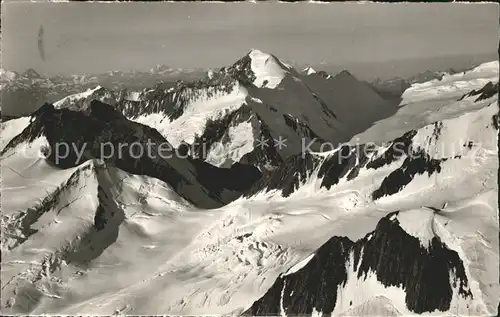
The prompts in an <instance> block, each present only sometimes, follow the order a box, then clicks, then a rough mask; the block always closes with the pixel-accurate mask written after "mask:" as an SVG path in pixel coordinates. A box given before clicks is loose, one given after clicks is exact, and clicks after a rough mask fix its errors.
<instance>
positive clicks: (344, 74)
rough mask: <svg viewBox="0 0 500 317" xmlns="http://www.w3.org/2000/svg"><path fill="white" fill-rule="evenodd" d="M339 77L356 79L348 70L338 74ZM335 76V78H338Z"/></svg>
mask: <svg viewBox="0 0 500 317" xmlns="http://www.w3.org/2000/svg"><path fill="white" fill-rule="evenodd" d="M337 76H349V77H354V76H353V75H352V74H351V72H349V71H348V70H347V69H344V70H343V71H341V72H340V73H338V74H337ZM337 76H335V77H337Z"/></svg>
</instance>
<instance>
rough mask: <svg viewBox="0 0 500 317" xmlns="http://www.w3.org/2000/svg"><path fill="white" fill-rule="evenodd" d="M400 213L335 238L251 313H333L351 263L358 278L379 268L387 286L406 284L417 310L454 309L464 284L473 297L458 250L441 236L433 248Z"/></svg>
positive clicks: (465, 292)
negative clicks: (363, 231) (403, 223)
mask: <svg viewBox="0 0 500 317" xmlns="http://www.w3.org/2000/svg"><path fill="white" fill-rule="evenodd" d="M397 214H398V213H397V212H395V213H391V214H389V215H387V216H385V217H384V218H382V219H381V220H380V221H379V223H378V224H377V227H376V229H375V230H374V231H372V232H371V233H369V234H367V235H366V236H365V237H364V238H362V239H360V240H358V241H356V242H353V241H351V240H350V239H348V238H346V237H337V236H335V237H332V238H331V239H330V240H329V241H328V242H326V243H325V244H324V245H322V246H321V247H320V248H319V249H318V250H317V251H316V253H315V255H314V257H313V258H312V259H311V260H310V261H309V262H308V263H307V264H306V265H305V266H304V267H302V268H301V269H300V270H298V271H297V272H295V273H292V274H289V275H281V276H280V277H279V278H278V279H277V280H276V282H275V283H274V284H273V286H272V287H271V288H270V289H269V290H268V291H267V292H266V294H264V295H263V296H262V297H261V298H260V299H259V300H257V301H255V302H254V304H253V305H252V306H251V307H250V308H249V309H248V310H247V311H246V312H245V314H246V315H254V316H270V315H272V316H276V315H280V307H283V310H284V312H285V314H286V315H288V316H290V315H307V314H309V315H310V314H311V313H312V312H313V309H314V310H316V311H318V312H322V313H323V314H326V315H330V314H331V313H332V312H333V310H334V309H335V305H336V301H337V297H338V296H339V293H338V292H339V288H340V290H341V289H342V287H343V286H345V284H346V282H347V277H348V276H347V272H348V268H349V267H351V268H356V269H355V272H356V274H357V278H358V279H361V280H364V279H366V277H367V275H368V274H369V273H373V274H375V275H376V278H377V280H378V281H379V282H380V283H381V284H382V285H384V286H386V287H389V286H394V287H399V288H401V289H403V290H404V291H405V293H406V305H407V307H408V309H409V310H410V311H412V312H415V313H424V312H431V311H434V310H436V309H437V310H439V311H443V312H444V311H447V310H449V309H450V303H451V300H452V295H453V290H452V288H458V291H459V294H460V296H462V297H464V298H472V293H471V292H470V290H469V285H468V280H467V276H466V274H465V270H464V266H463V263H462V260H461V259H460V257H459V256H458V254H457V253H456V252H455V251H452V250H450V249H449V248H448V247H447V246H446V245H445V244H443V243H442V242H441V241H440V239H439V237H437V236H435V237H434V238H433V239H432V241H431V245H430V247H429V248H427V249H426V248H423V247H422V246H421V244H420V242H419V240H418V239H417V238H415V237H413V236H410V235H409V234H407V233H406V232H405V231H404V230H403V229H402V228H401V227H400V225H399V222H398V220H397V219H396V218H395V217H394V216H397ZM351 259H354V261H353V263H350V262H351ZM450 275H451V276H452V277H453V279H452V282H450ZM347 295H348V294H342V296H347ZM353 296H355V294H354V295H353ZM353 300H355V298H353ZM351 303H352V300H351Z"/></svg>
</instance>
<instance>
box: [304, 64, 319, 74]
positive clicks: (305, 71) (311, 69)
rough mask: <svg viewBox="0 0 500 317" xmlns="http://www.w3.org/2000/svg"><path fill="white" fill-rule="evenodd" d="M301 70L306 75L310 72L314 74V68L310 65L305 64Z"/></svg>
mask: <svg viewBox="0 0 500 317" xmlns="http://www.w3.org/2000/svg"><path fill="white" fill-rule="evenodd" d="M302 72H303V73H305V74H306V75H311V74H315V73H316V70H315V69H314V68H312V67H311V66H307V67H306V68H304V70H303V71H302Z"/></svg>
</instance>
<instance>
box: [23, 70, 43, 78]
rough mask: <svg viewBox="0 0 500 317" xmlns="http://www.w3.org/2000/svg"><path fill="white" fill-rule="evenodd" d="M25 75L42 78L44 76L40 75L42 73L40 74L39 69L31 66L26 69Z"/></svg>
mask: <svg viewBox="0 0 500 317" xmlns="http://www.w3.org/2000/svg"><path fill="white" fill-rule="evenodd" d="M23 77H28V78H42V76H40V74H38V73H37V71H36V70H34V69H33V68H29V69H28V70H26V71H25V72H24V73H23Z"/></svg>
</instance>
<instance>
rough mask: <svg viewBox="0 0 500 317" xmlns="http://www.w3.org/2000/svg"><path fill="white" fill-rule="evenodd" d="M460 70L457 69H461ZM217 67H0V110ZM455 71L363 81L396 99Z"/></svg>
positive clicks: (201, 74)
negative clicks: (85, 70)
mask: <svg viewBox="0 0 500 317" xmlns="http://www.w3.org/2000/svg"><path fill="white" fill-rule="evenodd" d="M464 70H465V69H463V70H460V72H461V71H464ZM217 71H218V69H200V68H194V69H181V68H171V67H168V66H166V65H162V64H158V65H156V66H155V67H152V68H151V69H149V70H148V71H110V72H106V73H100V74H85V75H83V74H80V75H67V76H63V75H55V76H49V77H47V76H43V75H41V74H39V73H38V72H37V71H36V70H34V69H32V68H30V69H28V70H26V71H25V72H23V73H17V72H14V71H9V70H5V69H0V90H1V91H2V95H3V101H2V113H3V115H4V118H9V117H16V116H20V115H24V114H28V113H30V112H32V111H33V110H35V109H36V108H38V107H40V105H42V104H43V103H44V102H55V101H57V100H60V99H61V98H63V97H65V96H67V95H70V94H75V93H78V92H82V91H85V90H87V89H89V88H94V87H95V86H97V85H100V86H102V87H106V88H107V89H111V90H115V91H118V90H127V91H140V90H142V89H145V88H148V87H153V86H155V85H157V84H160V83H161V84H163V86H164V87H174V86H175V83H176V82H177V81H184V82H194V81H197V80H200V79H202V78H205V77H209V76H211V74H213V73H214V72H217ZM455 72H459V71H458V70H453V69H449V70H448V71H445V72H437V71H429V70H428V71H425V72H423V73H420V74H417V75H414V76H411V77H408V78H401V77H395V78H392V79H387V80H381V79H376V80H374V81H371V82H367V84H368V85H369V86H371V87H372V88H373V89H375V90H376V91H377V92H378V93H379V94H380V95H381V96H382V97H383V98H385V99H390V100H398V98H399V96H400V95H401V94H402V93H403V91H404V90H405V89H406V88H408V87H409V86H410V85H411V84H413V83H419V82H424V81H427V80H431V79H439V78H441V77H442V75H443V74H444V73H451V74H453V73H455ZM312 74H316V75H320V76H323V77H324V78H327V79H328V78H330V77H333V75H332V74H329V73H327V72H325V71H323V70H320V71H316V70H315V69H313V68H312V67H310V66H309V67H307V68H305V69H304V70H303V71H302V72H301V75H312Z"/></svg>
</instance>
